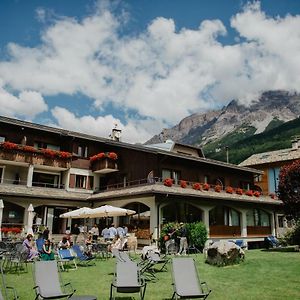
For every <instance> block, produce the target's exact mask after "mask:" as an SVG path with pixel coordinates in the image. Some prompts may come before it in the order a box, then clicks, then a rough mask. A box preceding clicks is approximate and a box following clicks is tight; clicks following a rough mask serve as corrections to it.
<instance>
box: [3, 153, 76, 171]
mask: <svg viewBox="0 0 300 300" xmlns="http://www.w3.org/2000/svg"><path fill="white" fill-rule="evenodd" d="M0 161H2V162H3V163H9V164H15V165H24V166H25V165H39V166H45V167H47V166H48V167H52V168H56V169H59V170H65V169H67V168H70V167H71V159H62V158H60V157H52V158H50V157H47V156H45V155H44V154H42V153H30V152H24V151H21V150H16V149H14V150H9V151H7V150H4V149H1V148H0Z"/></svg>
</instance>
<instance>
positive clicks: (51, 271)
mask: <svg viewBox="0 0 300 300" xmlns="http://www.w3.org/2000/svg"><path fill="white" fill-rule="evenodd" d="M34 277H35V278H34V280H35V284H36V285H35V287H34V290H35V293H36V297H35V300H37V299H60V298H70V297H71V296H72V295H73V294H74V292H75V290H74V289H73V288H72V286H71V284H70V283H67V284H65V285H64V288H65V287H67V286H69V292H67V291H62V289H61V284H60V278H59V273H58V268H57V263H56V261H53V260H51V261H36V262H35V263H34Z"/></svg>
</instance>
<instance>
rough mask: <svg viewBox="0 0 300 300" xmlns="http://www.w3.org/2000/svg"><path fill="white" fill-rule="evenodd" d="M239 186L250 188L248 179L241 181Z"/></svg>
mask: <svg viewBox="0 0 300 300" xmlns="http://www.w3.org/2000/svg"><path fill="white" fill-rule="evenodd" d="M240 188H241V189H243V190H250V182H248V181H241V182H240Z"/></svg>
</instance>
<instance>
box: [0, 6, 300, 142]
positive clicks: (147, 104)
mask: <svg viewBox="0 0 300 300" xmlns="http://www.w3.org/2000/svg"><path fill="white" fill-rule="evenodd" d="M99 7H100V8H98V10H97V11H96V12H95V13H94V14H93V15H90V16H87V17H85V18H84V19H82V20H81V21H78V20H75V19H71V18H59V19H57V20H54V22H52V25H51V26H49V27H48V28H46V30H45V31H44V32H42V35H41V44H40V45H38V46H36V47H33V48H29V47H24V46H20V45H17V44H14V43H11V44H9V45H8V53H9V55H10V59H9V60H6V61H0V77H1V78H2V79H3V81H4V84H5V87H9V88H10V89H12V90H15V91H20V92H22V91H23V90H35V91H37V92H39V93H41V94H43V95H44V96H47V95H57V94H61V93H65V94H69V95H72V94H75V93H82V94H83V95H86V96H88V97H90V98H91V99H93V100H94V106H95V107H96V108H97V109H99V110H103V109H105V107H106V104H108V103H110V102H113V104H114V106H115V107H118V106H121V107H122V109H123V110H124V111H126V110H132V109H134V110H136V111H137V113H138V114H139V115H141V116H143V117H145V119H147V120H156V121H157V124H159V125H161V124H163V125H164V126H166V125H173V124H174V123H177V122H178V121H179V120H180V119H181V118H183V117H185V116H187V115H189V114H190V113H191V112H196V111H203V110H206V109H212V108H215V107H219V106H220V105H224V104H226V103H227V102H228V101H229V100H231V99H237V98H238V99H240V100H241V101H242V102H244V103H246V104H247V103H249V102H251V101H252V100H253V99H256V98H257V97H258V95H259V94H260V93H261V92H262V91H264V90H270V89H287V90H294V91H300V77H299V76H298V72H299V70H298V66H299V65H300V56H299V50H300V16H291V15H287V16H285V17H282V18H280V17H276V18H271V17H268V16H267V15H266V14H265V13H264V12H263V11H262V10H261V8H260V5H259V2H254V3H252V4H248V5H246V6H245V7H244V9H243V11H241V12H240V13H238V14H236V15H235V16H233V17H232V19H231V26H232V27H233V28H235V29H236V31H237V34H238V35H239V36H237V38H236V39H235V41H236V42H235V44H233V45H223V44H221V43H220V42H219V41H218V37H219V36H220V35H225V34H226V28H225V27H224V25H223V24H222V22H221V21H220V20H205V21H203V22H202V23H201V24H200V25H199V28H198V29H194V30H191V29H186V28H182V29H180V30H179V31H176V29H175V28H176V26H175V23H174V21H173V20H172V19H165V18H162V17H158V18H156V19H154V20H153V21H152V22H151V23H150V24H149V26H148V28H147V29H146V30H145V31H144V32H141V33H140V34H139V35H136V36H122V35H120V34H119V30H120V29H122V26H124V23H123V22H122V20H120V18H119V17H117V16H115V15H113V14H112V12H111V11H110V10H109V6H102V7H101V5H99ZM37 13H38V12H37ZM38 15H40V17H43V15H44V12H43V11H42V10H40V13H39V14H38ZM122 17H123V16H122ZM126 18H128V15H126ZM28 74H30V76H29V75H28ZM54 112H56V113H57V109H55V110H54ZM66 112H67V111H65V113H66ZM70 114H71V115H72V113H71V112H70ZM74 118H75V119H76V117H75V116H74V115H73V121H72V122H74ZM82 118H83V119H80V116H79V120H80V122H79V123H80V124H81V126H82V128H83V130H85V129H88V128H87V125H86V123H85V122H84V120H85V118H88V116H85V117H82ZM91 118H92V117H91ZM105 118H106V117H101V118H100V119H99V118H97V119H93V118H92V119H91V120H94V121H93V122H96V123H97V124H98V123H101V122H104V120H105ZM107 118H111V120H112V119H114V118H113V117H112V116H107ZM77 119H78V118H77ZM59 121H60V122H62V121H63V120H62V118H59ZM132 122H133V121H132V120H131V119H128V124H124V126H126V127H127V129H128V131H129V130H131V132H133V131H135V133H136V135H135V134H134V133H132V136H137V137H140V136H141V135H142V134H145V136H148V133H149V132H152V133H154V130H156V128H157V126H155V124H154V122H153V121H151V122H152V128H150V127H149V124H148V125H147V126H148V127H147V128H146V129H144V130H141V128H140V126H144V123H139V124H138V125H139V126H137V123H134V122H133V123H132ZM87 123H88V122H87ZM104 123H105V122H104ZM66 125H67V124H66ZM110 128H111V125H110ZM78 130H80V128H78Z"/></svg>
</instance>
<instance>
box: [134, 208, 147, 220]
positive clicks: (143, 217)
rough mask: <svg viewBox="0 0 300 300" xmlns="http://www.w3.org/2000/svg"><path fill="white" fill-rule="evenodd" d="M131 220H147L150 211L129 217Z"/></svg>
mask: <svg viewBox="0 0 300 300" xmlns="http://www.w3.org/2000/svg"><path fill="white" fill-rule="evenodd" d="M131 217H132V218H133V219H141V220H147V219H149V218H150V210H147V211H144V212H142V213H139V214H135V215H133V216H131Z"/></svg>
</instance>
